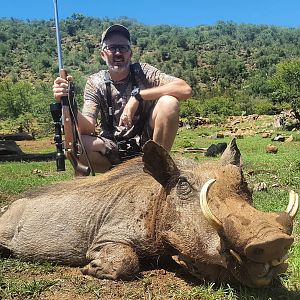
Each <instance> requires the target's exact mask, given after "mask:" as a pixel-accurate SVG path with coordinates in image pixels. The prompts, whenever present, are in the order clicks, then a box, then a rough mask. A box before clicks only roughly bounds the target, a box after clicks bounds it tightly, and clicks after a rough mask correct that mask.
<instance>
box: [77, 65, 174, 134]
mask: <svg viewBox="0 0 300 300" xmlns="http://www.w3.org/2000/svg"><path fill="white" fill-rule="evenodd" d="M132 70H133V72H134V74H133V76H134V78H135V81H136V83H137V85H138V87H139V88H140V89H141V90H143V89H147V88H151V87H155V86H161V85H164V84H166V83H169V82H171V81H173V80H174V79H175V77H173V76H170V75H167V74H165V73H162V72H161V71H159V70H158V69H156V68H155V67H153V66H151V65H149V64H147V63H141V64H140V63H135V64H133V65H132ZM106 72H107V71H106V70H101V71H99V72H98V73H95V74H93V75H91V76H90V77H89V78H88V80H87V83H86V87H85V91H84V104H83V109H82V114H83V115H85V116H89V117H92V118H95V119H98V120H99V121H100V130H101V133H100V134H101V135H102V136H105V137H111V134H112V133H111V132H110V131H111V130H110V127H109V124H108V103H107V91H106V84H105V73H106ZM131 78H132V77H131V75H130V74H129V75H128V76H127V77H126V78H125V79H124V80H122V81H112V82H111V95H112V107H113V115H114V117H113V127H114V133H113V134H114V135H115V137H117V139H118V137H119V138H121V139H122V138H123V137H124V138H132V137H134V136H135V135H137V134H139V135H141V134H142V133H143V130H144V129H145V126H146V122H148V120H149V117H150V114H151V112H152V109H153V107H154V105H155V103H156V100H157V99H153V100H150V101H148V100H147V101H143V102H142V103H141V104H140V106H139V108H138V110H137V112H136V114H135V116H134V118H133V126H132V128H130V129H129V130H126V129H125V128H124V127H119V126H118V124H119V120H120V116H121V114H122V112H123V110H124V107H125V105H126V103H127V101H128V100H129V98H130V94H131V91H132V89H133V84H132V80H131Z"/></svg>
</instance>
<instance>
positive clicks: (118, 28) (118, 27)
mask: <svg viewBox="0 0 300 300" xmlns="http://www.w3.org/2000/svg"><path fill="white" fill-rule="evenodd" d="M112 32H119V33H121V34H122V35H124V36H125V37H126V38H127V39H128V41H129V42H130V33H129V31H128V29H127V28H126V27H125V26H123V25H121V24H114V25H112V26H110V27H108V28H107V29H106V30H105V31H104V32H103V33H102V36H101V44H102V43H103V41H104V40H105V39H106V38H107V37H108V35H109V34H111V33H112Z"/></svg>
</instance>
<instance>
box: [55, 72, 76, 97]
mask: <svg viewBox="0 0 300 300" xmlns="http://www.w3.org/2000/svg"><path fill="white" fill-rule="evenodd" d="M71 80H72V76H67V79H63V78H61V77H57V78H56V79H55V80H54V83H53V95H54V99H55V100H56V102H60V100H61V97H62V96H67V95H68V86H69V81H71Z"/></svg>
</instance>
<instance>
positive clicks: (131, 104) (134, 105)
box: [119, 96, 139, 128]
mask: <svg viewBox="0 0 300 300" xmlns="http://www.w3.org/2000/svg"><path fill="white" fill-rule="evenodd" d="M138 107H139V102H138V101H137V100H136V99H135V97H132V96H131V97H130V98H129V100H128V102H127V104H126V105H125V107H124V110H123V113H122V114H121V117H120V121H119V126H122V125H123V126H125V127H127V128H131V126H132V120H133V117H134V115H135V113H136V111H137V109H138Z"/></svg>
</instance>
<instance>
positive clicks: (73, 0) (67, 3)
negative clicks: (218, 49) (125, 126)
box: [0, 0, 300, 27]
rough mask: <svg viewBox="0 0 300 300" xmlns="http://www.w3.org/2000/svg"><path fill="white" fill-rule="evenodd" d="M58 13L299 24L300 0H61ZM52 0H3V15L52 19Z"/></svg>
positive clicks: (188, 22) (190, 22)
mask: <svg viewBox="0 0 300 300" xmlns="http://www.w3.org/2000/svg"><path fill="white" fill-rule="evenodd" d="M58 7H59V16H60V18H66V17H69V16H71V15H72V14H73V13H82V14H84V15H86V16H91V17H99V18H103V17H108V18H117V17H120V16H127V17H129V18H132V19H136V20H137V21H139V22H141V23H143V24H146V25H159V24H169V25H179V26H196V25H211V24H215V23H216V22H217V21H220V20H221V21H233V22H235V23H238V24H240V23H245V24H267V25H277V26H283V27H299V26H300V0H247V1H243V0H206V1H203V0H186V1H184V0H181V1H178V0H147V1H144V0H139V1H138V0H127V1H126V0H121V1H120V0H111V1H108V0H106V1H105V0H102V1H101V0H58ZM53 15H54V14H53V0H8V1H5V0H3V1H2V3H1V6H0V17H7V18H9V17H14V18H18V19H30V20H32V19H38V20H40V19H45V20H49V19H53Z"/></svg>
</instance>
